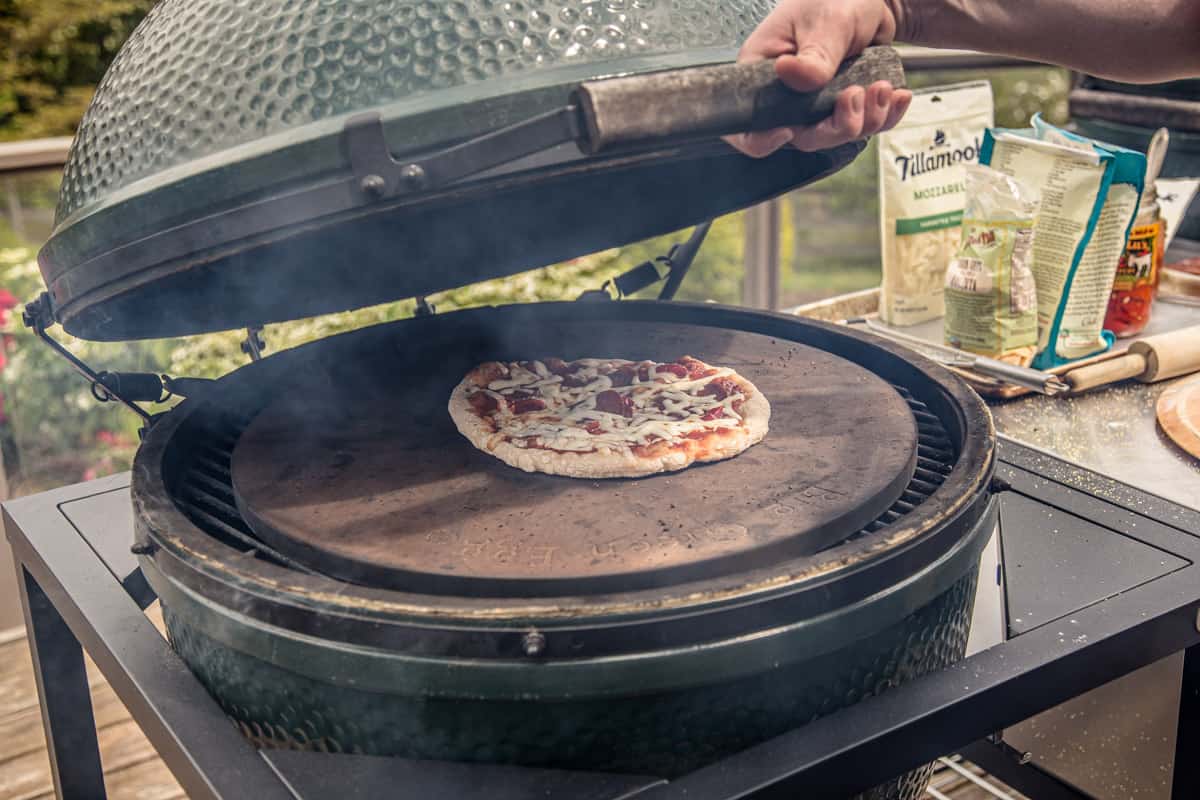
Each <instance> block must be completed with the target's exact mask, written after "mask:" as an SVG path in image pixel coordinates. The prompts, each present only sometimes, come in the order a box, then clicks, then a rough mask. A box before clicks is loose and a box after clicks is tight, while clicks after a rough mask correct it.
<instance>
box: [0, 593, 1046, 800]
mask: <svg viewBox="0 0 1200 800" xmlns="http://www.w3.org/2000/svg"><path fill="white" fill-rule="evenodd" d="M149 616H150V618H151V619H152V620H153V621H154V622H155V625H156V626H158V627H159V629H160V630H161V629H162V620H161V617H160V616H159V615H158V614H157V613H156V607H151V611H150V612H149ZM88 675H89V678H90V682H91V686H92V703H93V706H94V708H95V714H96V728H97V730H98V731H99V736H100V757H101V760H102V762H103V764H104V782H105V785H106V787H107V789H108V796H109V798H110V800H176V798H182V797H184V793H183V790H182V789H181V788H180V787H179V784H178V783H176V781H175V779H174V778H173V777H172V776H171V773H170V772H169V771H168V770H167V768H166V766H165V765H164V764H163V763H162V761H161V760H159V758H158V755H157V754H156V753H155V751H154V748H153V747H152V746H151V744H150V742H149V741H148V740H147V739H146V737H145V736H144V735H143V734H142V731H141V729H140V728H138V726H137V724H136V723H135V722H134V721H133V720H132V719H131V718H130V716H129V712H128V711H127V710H126V709H125V707H124V706H123V705H121V702H120V701H119V700H118V699H117V697H116V695H114V694H113V691H112V689H111V688H109V686H108V684H107V683H105V681H104V678H103V677H102V676H101V675H100V673H99V671H98V670H97V669H96V668H95V665H93V664H92V663H91V662H90V661H89V663H88ZM968 773H969V774H970V775H971V776H972V777H968ZM981 775H982V773H981V772H980V771H979V770H978V768H976V767H974V765H971V764H967V763H965V762H956V763H954V764H949V763H943V764H941V765H940V767H939V770H938V771H937V773H935V775H934V778H933V781H932V782H931V784H930V790H929V791H928V792H927V793H926V798H932V800H946V798H952V799H953V800H997V798H1002V799H1003V800H1025V798H1023V796H1022V795H1019V794H1017V793H1016V792H1015V791H1013V790H1012V789H1009V788H1007V787H1005V786H1004V785H1003V784H999V783H997V782H996V781H995V780H994V779H991V778H987V777H986V776H982V778H981V777H980V776H981ZM980 780H982V781H984V782H985V783H988V784H990V785H991V786H992V789H988V788H985V786H982V785H980V784H979V783H978V782H977V781H980ZM53 797H54V786H53V783H52V782H51V778H50V762H49V760H48V759H47V757H46V743H45V737H44V735H43V733H42V717H41V712H40V710H39V708H38V698H37V688H36V685H35V683H34V677H33V668H32V665H31V662H30V657H29V645H28V643H27V642H26V641H25V636H24V634H23V632H22V631H20V630H16V631H11V632H9V633H0V800H52V798H53Z"/></svg>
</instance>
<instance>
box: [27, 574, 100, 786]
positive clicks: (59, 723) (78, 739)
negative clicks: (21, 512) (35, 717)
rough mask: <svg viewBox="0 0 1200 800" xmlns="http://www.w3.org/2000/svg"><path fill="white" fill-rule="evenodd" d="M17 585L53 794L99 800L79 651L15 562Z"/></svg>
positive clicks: (97, 765)
mask: <svg viewBox="0 0 1200 800" xmlns="http://www.w3.org/2000/svg"><path fill="white" fill-rule="evenodd" d="M17 585H18V586H19V587H20V590H21V604H22V606H24V609H25V631H26V634H27V635H28V637H29V649H30V651H31V653H32V654H33V672H34V675H35V676H36V678H37V689H38V696H39V697H41V700H42V725H43V727H44V728H45V730H46V750H47V751H48V754H49V756H50V771H51V774H52V775H53V776H54V792H55V794H56V795H57V796H58V797H59V798H60V800H77V799H78V800H85V799H86V800H91V799H92V798H97V799H98V800H100V799H102V798H104V797H106V796H107V795H106V794H105V790H104V769H103V767H102V766H101V765H100V745H99V743H98V742H97V740H96V720H95V717H94V715H93V713H92V695H91V692H90V691H89V690H88V679H87V670H86V669H85V667H84V661H83V648H82V647H80V646H79V641H78V640H77V639H76V638H75V635H74V634H73V633H71V629H70V628H68V627H67V623H66V622H64V621H63V618H62V616H60V615H59V613H58V610H57V609H56V608H55V607H54V604H53V603H51V602H50V598H49V597H47V596H46V593H45V592H43V591H42V587H41V586H39V585H38V582H37V581H36V580H34V579H33V576H32V575H30V574H29V573H28V572H27V571H26V570H25V568H24V567H23V566H22V565H21V564H17Z"/></svg>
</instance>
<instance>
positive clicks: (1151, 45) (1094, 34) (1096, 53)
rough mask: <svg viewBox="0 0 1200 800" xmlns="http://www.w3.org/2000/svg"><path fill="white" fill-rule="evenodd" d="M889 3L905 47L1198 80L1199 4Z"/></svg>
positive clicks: (1118, 75) (1133, 77)
mask: <svg viewBox="0 0 1200 800" xmlns="http://www.w3.org/2000/svg"><path fill="white" fill-rule="evenodd" d="M789 2H793V0H784V2H783V3H781V4H780V5H787V4H788V3H789ZM887 3H888V5H889V6H890V10H891V12H892V14H893V16H894V17H895V19H896V28H897V33H896V38H897V39H899V40H900V41H903V42H910V43H912V44H922V45H928V46H930V47H956V48H964V49H967V50H980V51H984V52H988V53H996V54H999V55H1008V56H1017V57H1020V58H1028V59H1030V60H1032V61H1042V62H1045V63H1047V64H1057V65H1059V66H1063V67H1070V68H1072V69H1076V70H1079V71H1080V72H1086V73H1088V74H1089V75H1096V76H1097V77H1101V78H1108V79H1110V80H1116V81H1123V82H1126V83H1158V82H1161V81H1170V80H1176V79H1180V78H1191V77H1196V76H1198V75H1200V0H1136V1H1134V0H1020V1H1019V2H1012V0H1008V1H1007V2H1006V0H887Z"/></svg>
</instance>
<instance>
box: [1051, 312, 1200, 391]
mask: <svg viewBox="0 0 1200 800" xmlns="http://www.w3.org/2000/svg"><path fill="white" fill-rule="evenodd" d="M1197 371H1200V325H1196V326H1193V327H1191V328H1182V329H1180V330H1177V331H1171V332H1170V333H1160V334H1158V335H1157V336H1148V337H1146V338H1145V339H1139V340H1137V341H1136V342H1133V343H1132V344H1130V345H1129V349H1128V350H1126V351H1125V354H1124V355H1120V356H1117V357H1115V358H1110V359H1107V360H1105V361H1098V362H1096V363H1094V364H1089V365H1087V366H1086V367H1078V368H1077V369H1073V370H1071V371H1070V372H1068V373H1067V374H1066V375H1065V376H1064V377H1065V378H1066V381H1067V383H1069V384H1070V385H1071V391H1072V392H1084V391H1087V390H1088V389H1094V388H1096V387H1097V386H1107V385H1108V384H1110V383H1116V382H1117V381H1124V380H1129V379H1130V378H1136V379H1137V380H1139V381H1141V382H1142V383H1153V382H1155V381H1164V380H1166V379H1167V378H1176V377H1178V376H1180V375H1187V374H1188V373H1189V372H1197Z"/></svg>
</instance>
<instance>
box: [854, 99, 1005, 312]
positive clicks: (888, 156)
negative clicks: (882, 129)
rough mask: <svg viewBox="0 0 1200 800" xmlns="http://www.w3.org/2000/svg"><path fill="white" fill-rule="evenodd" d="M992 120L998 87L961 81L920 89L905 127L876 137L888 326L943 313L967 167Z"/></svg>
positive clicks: (882, 303) (883, 292)
mask: <svg viewBox="0 0 1200 800" xmlns="http://www.w3.org/2000/svg"><path fill="white" fill-rule="evenodd" d="M992 119H993V113H992V86H991V84H990V83H988V82H987V81H973V82H971V83H959V84H954V85H952V86H941V87H937V88H933V89H923V90H921V91H917V92H914V93H913V100H912V105H911V106H909V109H908V113H907V114H905V115H904V119H903V120H901V121H900V124H899V125H897V126H896V127H895V128H893V129H892V130H890V131H887V132H886V133H882V134H880V135H879V136H878V137H877V138H878V140H879V222H880V244H881V246H882V254H881V255H882V260H883V283H882V285H881V287H880V297H879V315H880V317H882V318H883V321H884V322H886V323H888V324H889V325H916V324H917V323H920V322H925V321H926V320H931V319H936V318H937V317H940V316H942V313H943V296H942V294H943V286H944V284H945V277H946V265H947V264H949V263H950V259H951V258H953V257H954V253H955V251H956V250H957V249H958V237H959V229H960V225H961V223H962V210H963V167H964V166H965V165H966V164H971V163H974V162H975V161H977V160H978V157H979V149H980V146H981V143H982V139H983V132H984V130H986V129H987V128H989V127H991V125H992Z"/></svg>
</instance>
